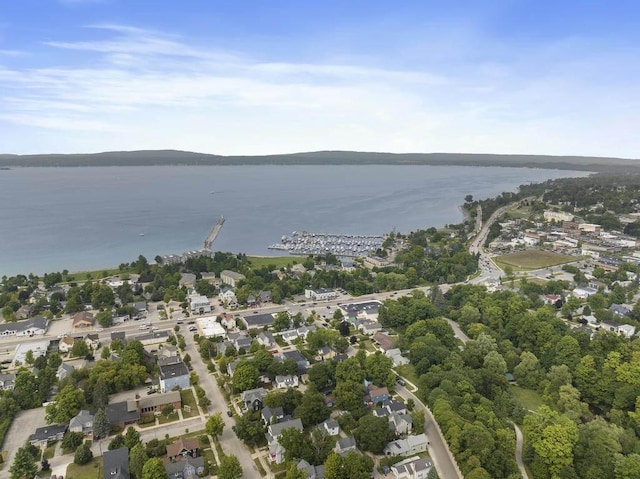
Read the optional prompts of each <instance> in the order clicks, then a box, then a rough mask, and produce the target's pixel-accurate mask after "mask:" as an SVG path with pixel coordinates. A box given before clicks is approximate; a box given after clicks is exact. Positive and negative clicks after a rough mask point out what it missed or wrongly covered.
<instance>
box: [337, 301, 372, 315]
mask: <svg viewBox="0 0 640 479" xmlns="http://www.w3.org/2000/svg"><path fill="white" fill-rule="evenodd" d="M380 306H381V304H380V302H379V301H365V302H363V303H349V304H341V305H340V308H341V309H342V310H344V311H345V312H346V313H347V316H349V317H352V318H353V317H356V316H357V315H358V313H359V312H360V311H366V312H367V313H370V314H376V313H377V312H378V310H379V309H380Z"/></svg>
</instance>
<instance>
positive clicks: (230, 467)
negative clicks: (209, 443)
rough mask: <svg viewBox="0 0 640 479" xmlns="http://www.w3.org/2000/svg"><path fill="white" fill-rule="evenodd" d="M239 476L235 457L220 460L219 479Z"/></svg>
mask: <svg viewBox="0 0 640 479" xmlns="http://www.w3.org/2000/svg"><path fill="white" fill-rule="evenodd" d="M241 476H242V467H240V461H238V458H237V457H236V456H234V455H233V454H231V455H228V456H226V455H225V456H222V457H221V458H220V465H219V466H218V478H219V479H237V478H239V477H241ZM145 479H146V478H145Z"/></svg>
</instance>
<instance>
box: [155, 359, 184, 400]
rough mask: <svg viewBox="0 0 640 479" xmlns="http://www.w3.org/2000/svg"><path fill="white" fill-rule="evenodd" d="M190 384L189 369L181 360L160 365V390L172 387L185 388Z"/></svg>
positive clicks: (171, 388)
mask: <svg viewBox="0 0 640 479" xmlns="http://www.w3.org/2000/svg"><path fill="white" fill-rule="evenodd" d="M189 386H191V381H190V377H189V369H188V368H187V365H186V364H185V363H183V362H182V361H178V362H174V363H171V364H164V365H161V366H160V391H161V392H163V393H164V392H167V391H171V390H173V389H174V388H180V389H187V388H189Z"/></svg>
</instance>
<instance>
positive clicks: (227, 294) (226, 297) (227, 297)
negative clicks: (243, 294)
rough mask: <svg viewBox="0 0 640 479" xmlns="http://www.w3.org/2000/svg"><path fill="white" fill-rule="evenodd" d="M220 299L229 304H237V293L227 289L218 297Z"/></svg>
mask: <svg viewBox="0 0 640 479" xmlns="http://www.w3.org/2000/svg"><path fill="white" fill-rule="evenodd" d="M218 297H219V298H220V299H221V300H222V301H226V302H227V303H229V304H231V303H237V301H238V300H237V298H236V293H234V292H233V290H232V289H226V290H223V291H221V292H220V294H219V295H218Z"/></svg>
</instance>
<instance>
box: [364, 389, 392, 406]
mask: <svg viewBox="0 0 640 479" xmlns="http://www.w3.org/2000/svg"><path fill="white" fill-rule="evenodd" d="M367 391H368V393H369V394H368V397H369V401H368V402H369V403H370V404H372V405H373V404H377V403H379V402H384V401H387V400H388V399H389V390H388V389H387V388H386V387H381V388H379V387H378V386H375V385H374V384H369V386H367Z"/></svg>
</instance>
